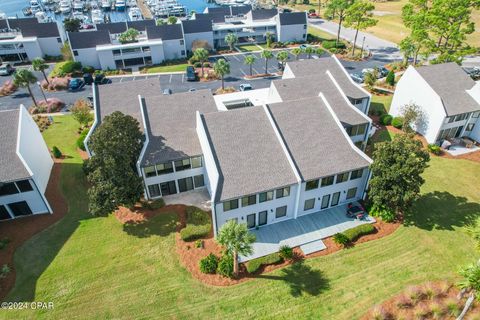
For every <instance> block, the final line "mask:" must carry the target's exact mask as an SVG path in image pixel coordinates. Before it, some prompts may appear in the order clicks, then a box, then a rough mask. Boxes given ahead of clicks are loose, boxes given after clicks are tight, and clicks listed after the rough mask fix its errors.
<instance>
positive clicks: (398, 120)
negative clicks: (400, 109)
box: [392, 117, 403, 129]
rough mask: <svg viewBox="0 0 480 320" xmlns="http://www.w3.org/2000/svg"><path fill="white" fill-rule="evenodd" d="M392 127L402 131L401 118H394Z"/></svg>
mask: <svg viewBox="0 0 480 320" xmlns="http://www.w3.org/2000/svg"><path fill="white" fill-rule="evenodd" d="M392 126H394V127H395V128H397V129H402V127H403V118H402V117H395V118H393V119H392Z"/></svg>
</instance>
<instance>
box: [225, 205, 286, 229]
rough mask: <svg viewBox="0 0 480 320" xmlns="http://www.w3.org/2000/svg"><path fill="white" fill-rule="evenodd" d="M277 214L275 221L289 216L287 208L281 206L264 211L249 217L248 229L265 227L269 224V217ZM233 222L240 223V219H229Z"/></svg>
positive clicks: (251, 214)
mask: <svg viewBox="0 0 480 320" xmlns="http://www.w3.org/2000/svg"><path fill="white" fill-rule="evenodd" d="M273 213H274V214H275V219H281V218H283V217H286V216H287V206H281V207H278V208H276V209H275V212H274V211H273V209H271V210H270V212H269V211H268V210H263V211H260V212H258V213H250V214H248V215H247V217H246V218H247V228H249V229H252V228H255V227H257V226H264V225H266V224H267V223H268V216H269V214H273ZM229 220H233V221H235V222H237V223H238V218H233V219H229Z"/></svg>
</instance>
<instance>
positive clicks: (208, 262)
mask: <svg viewBox="0 0 480 320" xmlns="http://www.w3.org/2000/svg"><path fill="white" fill-rule="evenodd" d="M199 264H200V271H201V272H203V273H211V274H213V273H215V272H216V271H217V267H218V257H217V256H216V255H214V254H213V253H210V254H209V255H208V256H206V257H205V258H203V259H202V260H200V263H199Z"/></svg>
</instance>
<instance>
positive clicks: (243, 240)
mask: <svg viewBox="0 0 480 320" xmlns="http://www.w3.org/2000/svg"><path fill="white" fill-rule="evenodd" d="M255 240H256V238H255V235H254V234H252V233H250V232H249V231H248V229H247V225H246V224H244V223H242V224H238V223H236V222H235V221H233V220H230V221H228V222H227V223H225V224H224V225H223V226H222V227H221V228H220V231H219V232H218V236H217V242H218V243H219V244H221V245H222V246H224V247H225V251H226V252H227V253H228V254H232V255H233V274H234V275H238V255H239V254H241V255H243V256H247V255H250V254H252V253H253V246H252V244H253V243H254V242H255Z"/></svg>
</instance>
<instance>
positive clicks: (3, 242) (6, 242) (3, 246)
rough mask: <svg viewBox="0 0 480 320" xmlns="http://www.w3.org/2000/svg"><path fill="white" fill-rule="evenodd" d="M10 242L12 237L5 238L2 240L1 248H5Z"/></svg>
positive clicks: (0, 241) (0, 242)
mask: <svg viewBox="0 0 480 320" xmlns="http://www.w3.org/2000/svg"><path fill="white" fill-rule="evenodd" d="M9 243H10V239H8V238H3V239H2V240H0V250H2V249H4V248H5V247H6V246H7V245H8V244H9Z"/></svg>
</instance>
